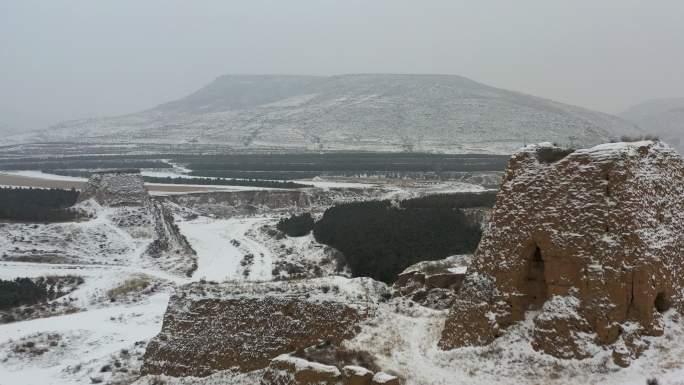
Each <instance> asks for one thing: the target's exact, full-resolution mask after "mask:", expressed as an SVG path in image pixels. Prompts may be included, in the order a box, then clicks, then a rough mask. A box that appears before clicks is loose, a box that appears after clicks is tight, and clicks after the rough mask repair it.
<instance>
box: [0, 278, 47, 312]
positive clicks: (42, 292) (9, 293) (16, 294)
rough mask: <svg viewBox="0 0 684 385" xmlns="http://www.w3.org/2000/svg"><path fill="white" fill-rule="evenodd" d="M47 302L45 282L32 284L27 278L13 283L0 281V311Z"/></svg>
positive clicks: (18, 279)
mask: <svg viewBox="0 0 684 385" xmlns="http://www.w3.org/2000/svg"><path fill="white" fill-rule="evenodd" d="M47 300H48V288H47V284H46V283H45V281H41V282H38V283H36V282H34V281H33V280H31V279H29V278H16V279H15V280H13V281H5V280H0V310H6V309H11V308H13V307H16V306H20V305H33V304H36V303H39V302H43V301H47Z"/></svg>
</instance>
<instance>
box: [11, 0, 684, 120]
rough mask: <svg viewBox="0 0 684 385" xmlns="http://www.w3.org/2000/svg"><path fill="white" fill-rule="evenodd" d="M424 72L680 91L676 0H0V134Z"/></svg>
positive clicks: (529, 85) (534, 86)
mask: <svg viewBox="0 0 684 385" xmlns="http://www.w3.org/2000/svg"><path fill="white" fill-rule="evenodd" d="M359 72H378V73H386V72H391V73H440V74H458V75H463V76H466V77H469V78H471V79H473V80H476V81H479V82H482V83H485V84H489V85H492V86H497V87H501V88H507V89H512V90H517V91H521V92H525V93H529V94H533V95H537V96H542V97H546V98H550V99H555V100H558V101H562V102H566V103H571V104H576V105H580V106H584V107H589V108H593V109H597V110H601V111H605V112H609V113H617V112H620V111H622V110H623V109H625V108H627V107H629V106H630V105H632V104H636V103H639V102H642V101H644V100H647V99H651V98H657V97H671V96H684V1H681V0H650V1H636V0H573V1H570V0H470V1H464V0H420V1H419V0H412V1H408V0H337V1H330V0H287V1H285V0H273V1H266V0H244V1H229V0H216V1H209V0H202V1H200V0H198V1H190V0H154V1H152V0H113V1H105V0H102V1H99V0H98V1H95V0H44V1H33V0H0V127H1V126H3V125H4V126H6V128H21V129H27V128H42V127H45V126H48V125H51V124H53V123H56V122H59V121H61V120H66V119H75V118H82V117H91V116H100V115H115V114H121V113H127V112H133V111H137V110H141V109H146V108H149V107H152V106H155V105H157V104H159V103H162V102H165V101H169V100H173V99H177V98H180V97H182V96H185V95H186V94H188V93H190V92H192V91H194V90H195V89H197V88H199V87H201V86H203V85H204V84H206V83H208V82H209V81H211V80H212V79H213V78H215V77H216V76H218V75H222V74H243V73H249V74H266V73H278V74H320V75H327V74H343V73H359Z"/></svg>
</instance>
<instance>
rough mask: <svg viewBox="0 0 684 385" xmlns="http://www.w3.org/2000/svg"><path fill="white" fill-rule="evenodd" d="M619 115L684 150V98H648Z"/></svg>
mask: <svg viewBox="0 0 684 385" xmlns="http://www.w3.org/2000/svg"><path fill="white" fill-rule="evenodd" d="M620 116H621V117H622V118H624V119H626V120H629V121H630V122H633V123H634V124H636V125H638V126H639V127H641V128H642V129H643V131H644V132H647V133H650V134H655V135H659V136H661V137H662V139H664V140H665V141H666V142H668V143H669V144H671V145H673V146H675V147H677V148H678V149H679V151H680V152H684V98H669V99H654V100H650V101H647V102H644V103H641V104H637V105H636V106H633V107H631V108H629V109H628V110H626V111H625V112H623V113H621V114H620Z"/></svg>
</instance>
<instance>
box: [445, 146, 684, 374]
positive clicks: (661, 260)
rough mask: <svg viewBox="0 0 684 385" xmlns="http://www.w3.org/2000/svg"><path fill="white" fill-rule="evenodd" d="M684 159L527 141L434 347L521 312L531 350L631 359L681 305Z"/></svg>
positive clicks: (496, 326)
mask: <svg viewBox="0 0 684 385" xmlns="http://www.w3.org/2000/svg"><path fill="white" fill-rule="evenodd" d="M683 197H684V164H683V163H682V159H681V157H680V156H679V155H678V154H677V153H676V152H675V151H674V150H672V149H671V148H670V147H668V146H667V145H665V144H663V143H659V142H651V141H643V142H634V143H613V144H605V145H600V146H597V147H594V148H590V149H584V150H578V151H574V152H571V153H569V152H567V151H563V150H561V149H559V148H556V147H554V146H552V145H550V144H546V145H538V146H528V147H526V148H525V149H524V150H523V151H521V152H520V153H518V154H515V155H514V156H513V157H512V159H511V160H510V163H509V166H508V170H507V172H506V176H505V177H504V182H503V185H502V187H501V190H500V192H499V194H498V196H497V202H496V206H495V208H494V211H493V213H492V215H491V218H490V222H489V224H488V225H487V227H486V230H485V233H484V236H483V239H482V241H481V243H480V245H479V248H478V250H477V252H476V254H475V256H474V258H473V263H472V265H471V266H470V267H469V268H468V274H467V275H466V278H465V280H464V283H463V287H462V289H461V292H460V294H459V297H458V299H457V300H456V301H455V302H454V304H453V306H452V310H451V313H450V316H449V318H448V320H447V322H446V323H445V327H444V331H443V333H442V339H441V341H440V346H441V347H442V348H444V349H451V348H456V347H461V346H468V345H484V344H488V343H490V342H491V341H493V340H494V339H495V338H496V337H497V336H499V335H501V334H502V333H504V332H505V329H506V328H507V327H508V326H510V325H512V324H513V323H515V322H517V321H521V320H523V319H524V318H525V317H526V314H528V312H529V311H537V312H539V314H538V315H537V316H536V317H535V319H534V332H533V341H532V345H533V347H534V348H535V349H537V350H541V351H544V352H546V353H549V354H552V355H554V356H557V357H563V358H584V357H587V356H589V355H591V351H590V349H588V346H591V345H594V346H595V345H599V346H603V347H604V348H608V349H613V357H614V360H615V362H616V363H618V364H620V365H623V366H624V365H628V364H629V362H630V360H631V359H633V358H635V357H637V356H638V355H639V354H640V353H641V352H642V351H643V350H644V349H646V348H647V343H646V341H645V340H644V339H642V338H641V336H646V335H648V336H658V335H661V334H662V333H663V318H662V313H663V312H666V311H668V310H669V309H671V308H672V307H673V306H674V307H677V308H679V309H680V310H681V303H682V288H683V278H684V271H683V268H684V255H683V253H684V198H683Z"/></svg>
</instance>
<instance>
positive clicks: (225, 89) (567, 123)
mask: <svg viewBox="0 0 684 385" xmlns="http://www.w3.org/2000/svg"><path fill="white" fill-rule="evenodd" d="M633 129H634V127H633V126H632V125H631V124H630V123H627V122H625V121H623V120H621V119H620V118H617V117H614V116H611V115H607V114H603V113H599V112H595V111H590V110H586V109H583V108H579V107H574V106H570V105H566V104H561V103H557V102H554V101H550V100H545V99H541V98H537V97H533V96H529V95H524V94H521V93H517V92H512V91H506V90H502V89H497V88H493V87H490V86H486V85H484V84H480V83H477V82H474V81H472V80H469V79H467V78H464V77H460V76H452V75H387V74H365V75H342V76H331V77H313V76H275V75H273V76H261V75H255V76H222V77H219V78H217V79H216V80H214V81H213V82H212V83H210V84H209V85H207V86H205V87H204V88H202V89H200V90H198V91H197V92H195V93H193V94H191V95H189V96H187V97H185V98H183V99H180V100H177V101H173V102H170V103H166V104H162V105H160V106H158V107H156V108H153V109H151V110H147V111H143V112H140V113H135V114H130V115H126V116H119V117H110V118H99V119H87V120H78V121H71V122H65V123H61V124H58V125H56V126H54V127H52V128H50V129H48V130H46V131H43V132H40V133H38V134H34V135H31V136H25V137H23V138H13V139H11V141H76V142H102V143H111V142H137V143H186V142H187V143H200V144H202V143H209V144H225V145H228V146H232V147H235V148H244V149H264V148H278V149H291V150H344V149H353V150H380V151H397V150H407V149H412V150H426V151H440V152H452V153H458V152H499V153H508V152H512V151H513V150H515V149H516V148H519V147H520V146H521V145H522V144H524V143H525V142H528V143H529V142H538V141H552V142H557V143H561V144H565V145H571V146H582V145H588V144H595V143H597V142H602V141H605V140H606V139H609V138H611V137H615V136H620V135H622V134H625V133H632V131H633Z"/></svg>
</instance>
